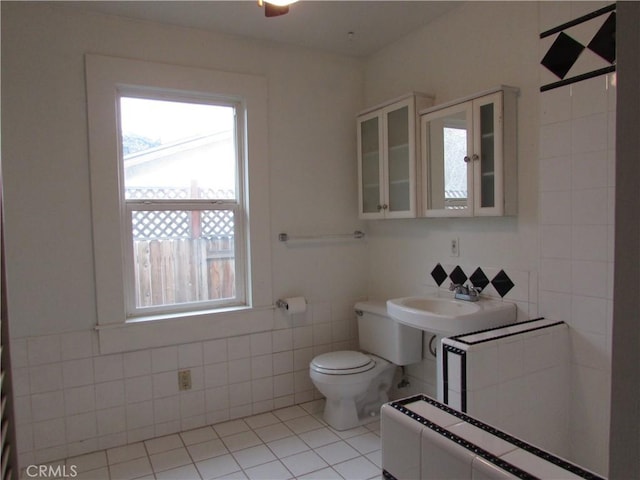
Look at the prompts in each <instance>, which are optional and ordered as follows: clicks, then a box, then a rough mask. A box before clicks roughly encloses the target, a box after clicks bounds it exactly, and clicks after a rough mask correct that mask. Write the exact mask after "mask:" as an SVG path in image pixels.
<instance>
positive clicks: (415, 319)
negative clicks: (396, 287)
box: [387, 297, 516, 336]
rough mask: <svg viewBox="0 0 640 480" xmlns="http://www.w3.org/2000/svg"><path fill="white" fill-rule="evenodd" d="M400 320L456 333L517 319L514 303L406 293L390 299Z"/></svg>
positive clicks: (391, 312) (389, 307)
mask: <svg viewBox="0 0 640 480" xmlns="http://www.w3.org/2000/svg"><path fill="white" fill-rule="evenodd" d="M387 312H388V313H389V316H390V317H391V318H393V319H395V320H396V321H398V322H400V323H403V324H405V325H409V326H410V327H414V328H419V329H420V330H426V331H428V332H431V333H434V334H436V335H444V336H452V335H460V334H462V333H469V332H475V331H478V330H484V329H486V328H492V327H497V326H500V325H506V324H509V323H513V322H515V321H516V306H515V304H513V303H507V302H500V301H498V300H488V299H484V298H481V299H480V300H478V301H477V302H467V301H465V300H456V299H454V298H446V297H403V298H395V299H392V300H388V301H387Z"/></svg>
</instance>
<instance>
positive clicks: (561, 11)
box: [539, 2, 616, 472]
mask: <svg viewBox="0 0 640 480" xmlns="http://www.w3.org/2000/svg"><path fill="white" fill-rule="evenodd" d="M596 9H597V5H593V6H592V4H591V3H590V2H585V3H583V4H577V3H574V2H566V3H563V4H555V5H552V4H550V3H547V2H543V3H541V5H540V14H541V22H542V23H541V32H543V31H547V30H550V29H553V28H554V27H558V26H562V25H563V24H565V23H566V22H572V21H574V20H576V19H579V18H581V17H582V16H583V15H586V14H589V13H591V12H592V11H594V10H596ZM611 13H612V12H609V13H606V14H604V15H602V16H599V17H597V18H594V19H593V20H591V21H589V22H583V23H581V24H579V25H576V26H574V27H572V28H571V29H570V30H569V29H566V30H565V32H566V34H568V35H572V36H574V37H575V38H576V39H577V40H578V41H579V42H581V43H582V44H583V45H586V44H587V43H588V42H589V41H590V38H592V36H593V35H594V34H595V33H596V32H597V31H598V29H600V28H601V25H603V24H604V22H605V21H606V20H607V19H608V18H610V16H611ZM555 35H557V34H555ZM587 37H589V38H587ZM552 41H553V36H549V37H545V38H542V39H540V44H539V58H540V59H542V58H544V56H545V54H546V52H547V51H548V49H549V47H550V44H551V43H550V42H552ZM584 60H589V61H588V62H586V63H584ZM594 62H595V63H597V65H596V64H595V63H594ZM603 62H605V60H604V59H602V58H598V55H595V54H593V53H591V52H588V51H587V52H586V53H583V54H582V56H581V58H580V59H578V61H577V62H576V64H575V66H574V67H572V70H570V71H569V73H568V74H567V77H570V76H573V74H572V71H573V70H575V69H577V68H581V69H582V71H591V70H594V69H597V68H599V67H600V66H602V63H603ZM539 70H540V85H541V86H542V85H546V84H547V83H549V82H552V81H554V80H557V78H555V79H554V78H553V74H552V73H551V72H550V71H549V70H548V69H547V68H546V67H544V66H540V68H539ZM539 97H540V141H539V158H540V160H539V176H540V181H539V192H540V193H539V200H540V203H539V218H540V270H539V278H540V286H539V314H540V315H541V316H544V317H545V318H550V319H556V320H562V321H565V322H566V323H567V324H568V325H569V327H570V328H569V334H570V335H569V336H570V345H571V375H570V379H571V380H570V382H569V385H570V388H569V391H570V392H571V400H570V402H571V405H572V408H571V410H570V417H569V421H570V427H569V428H570V439H571V441H570V445H571V447H570V448H571V450H572V452H571V458H572V459H573V460H574V461H576V462H579V463H581V464H583V465H586V466H588V467H589V468H591V469H593V470H596V471H598V472H606V471H607V468H608V467H607V463H608V453H607V452H608V438H609V404H610V400H609V390H610V381H611V380H610V379H611V376H610V368H611V321H612V309H613V306H612V298H613V244H614V197H615V157H616V154H615V124H616V76H615V73H609V74H607V75H602V76H597V77H594V78H590V79H586V80H583V81H580V82H577V83H572V84H570V85H565V86H562V87H559V88H555V89H551V90H548V91H543V92H541V93H540V94H539Z"/></svg>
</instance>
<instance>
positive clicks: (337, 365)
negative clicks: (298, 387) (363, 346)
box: [310, 350, 376, 375]
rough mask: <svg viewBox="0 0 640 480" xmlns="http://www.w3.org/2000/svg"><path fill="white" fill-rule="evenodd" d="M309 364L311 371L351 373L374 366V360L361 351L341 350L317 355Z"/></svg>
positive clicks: (339, 373) (364, 370)
mask: <svg viewBox="0 0 640 480" xmlns="http://www.w3.org/2000/svg"><path fill="white" fill-rule="evenodd" d="M310 366H311V369H312V370H313V371H315V372H318V373H323V374H325V375H353V374H356V373H362V372H367V371H369V370H371V369H373V368H375V366H376V362H375V361H374V360H373V359H372V358H371V357H370V356H368V355H365V354H364V353H362V352H356V351H350V350H342V351H338V352H329V353H323V354H322V355H318V356H317V357H315V358H314V359H313V360H312V361H311V365H310Z"/></svg>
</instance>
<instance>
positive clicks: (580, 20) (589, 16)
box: [540, 3, 616, 38]
mask: <svg viewBox="0 0 640 480" xmlns="http://www.w3.org/2000/svg"><path fill="white" fill-rule="evenodd" d="M615 9H616V4H615V3H613V4H611V5H607V6H606V7H603V8H601V9H599V10H596V11H595V12H591V13H587V14H586V15H583V16H582V17H578V18H576V19H575V20H571V21H569V22H567V23H563V24H562V25H558V26H557V27H554V28H551V29H549V30H546V31H544V32H542V33H541V34H540V38H545V37H549V36H551V35H553V34H555V33H558V32H561V31H563V30H567V29H569V28H571V27H575V26H576V25H580V24H581V23H584V22H586V21H588V20H591V19H593V18H596V17H599V16H600V15H604V14H605V13H608V12H612V11H614V10H615Z"/></svg>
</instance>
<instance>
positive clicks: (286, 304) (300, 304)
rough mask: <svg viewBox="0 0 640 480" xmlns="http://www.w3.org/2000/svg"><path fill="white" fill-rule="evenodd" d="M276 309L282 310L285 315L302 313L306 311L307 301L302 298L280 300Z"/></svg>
mask: <svg viewBox="0 0 640 480" xmlns="http://www.w3.org/2000/svg"><path fill="white" fill-rule="evenodd" d="M276 307H277V308H280V309H281V310H284V311H285V313H286V314H287V315H295V314H299V313H304V312H305V311H306V310H307V299H306V298H304V297H289V298H280V299H278V300H277V301H276Z"/></svg>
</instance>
